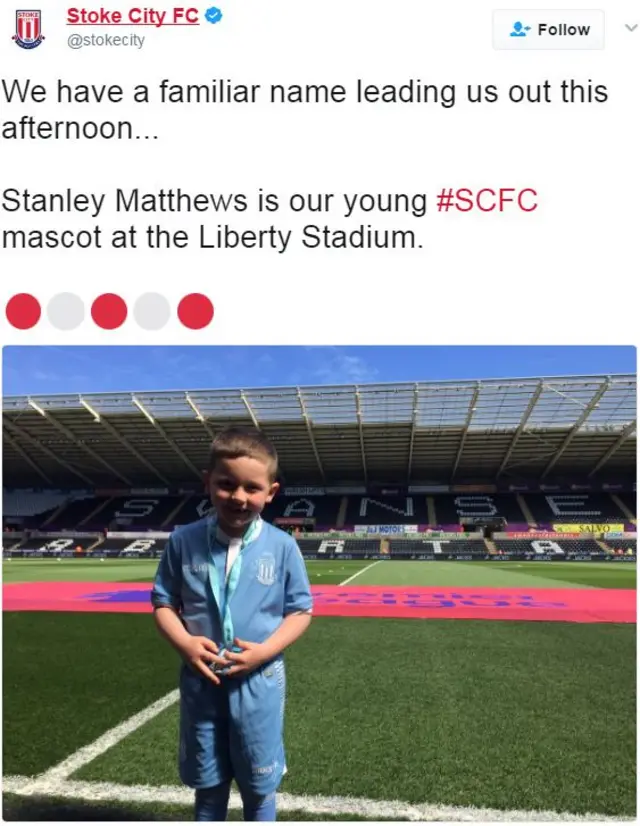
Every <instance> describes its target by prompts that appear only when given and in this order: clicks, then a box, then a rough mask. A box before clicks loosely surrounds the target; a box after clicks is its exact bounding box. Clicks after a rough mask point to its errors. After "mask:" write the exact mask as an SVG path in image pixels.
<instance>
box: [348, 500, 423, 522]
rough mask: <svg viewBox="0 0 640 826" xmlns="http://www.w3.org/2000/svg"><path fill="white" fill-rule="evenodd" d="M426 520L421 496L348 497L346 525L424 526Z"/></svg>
mask: <svg viewBox="0 0 640 826" xmlns="http://www.w3.org/2000/svg"><path fill="white" fill-rule="evenodd" d="M428 520H429V516H428V513H427V504H426V499H425V497H423V496H382V495H380V494H376V495H375V497H374V496H373V495H372V496H349V501H348V505H347V514H346V524H347V525H424V524H427V523H428Z"/></svg>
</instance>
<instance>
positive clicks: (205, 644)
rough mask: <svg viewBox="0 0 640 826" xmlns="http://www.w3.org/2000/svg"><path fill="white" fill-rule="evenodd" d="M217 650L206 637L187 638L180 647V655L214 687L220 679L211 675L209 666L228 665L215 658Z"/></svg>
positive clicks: (219, 658)
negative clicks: (216, 664) (214, 664)
mask: <svg viewBox="0 0 640 826" xmlns="http://www.w3.org/2000/svg"><path fill="white" fill-rule="evenodd" d="M218 650H219V649H218V646H217V645H216V643H215V642H213V640H210V639H208V638H207V637H189V639H188V640H187V641H186V642H185V643H184V645H182V646H181V647H180V653H181V654H182V656H183V657H184V659H185V660H186V661H187V662H188V663H189V665H190V666H191V667H192V668H193V669H194V671H197V672H198V673H199V674H201V675H202V676H203V677H206V678H207V679H208V680H210V681H211V682H212V683H215V685H220V677H218V675H217V674H214V673H213V671H212V670H211V668H210V667H209V666H210V664H211V663H218V665H222V666H226V665H229V662H228V660H227V659H225V658H223V657H218V656H217V654H218Z"/></svg>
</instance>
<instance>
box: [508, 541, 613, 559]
mask: <svg viewBox="0 0 640 826" xmlns="http://www.w3.org/2000/svg"><path fill="white" fill-rule="evenodd" d="M493 543H494V546H495V548H496V550H497V551H498V552H499V553H503V554H509V555H513V554H535V555H538V556H542V555H548V554H551V555H555V556H571V555H575V554H579V555H580V556H602V554H603V550H604V549H603V548H602V547H601V546H600V545H598V543H597V542H596V541H595V540H593V539H561V538H554V539H531V540H528V539H494V540H493Z"/></svg>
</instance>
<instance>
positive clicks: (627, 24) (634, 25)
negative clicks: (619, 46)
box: [624, 23, 638, 32]
mask: <svg viewBox="0 0 640 826" xmlns="http://www.w3.org/2000/svg"><path fill="white" fill-rule="evenodd" d="M624 25H625V26H626V27H627V28H628V29H629V31H630V32H635V30H636V29H637V28H638V24H637V23H634V24H633V26H632V25H631V24H630V23H625V24H624Z"/></svg>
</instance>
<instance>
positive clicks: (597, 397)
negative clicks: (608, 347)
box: [540, 377, 611, 479]
mask: <svg viewBox="0 0 640 826" xmlns="http://www.w3.org/2000/svg"><path fill="white" fill-rule="evenodd" d="M610 386H611V383H610V379H609V378H608V377H607V378H606V379H605V380H604V381H603V382H602V384H601V385H600V387H599V388H598V389H597V390H596V392H595V393H594V394H593V398H592V399H591V401H590V402H589V403H588V404H587V405H586V406H585V408H584V410H583V411H582V415H581V416H580V417H579V418H578V420H577V421H576V423H575V424H574V426H573V427H572V428H571V430H570V431H569V433H567V436H566V438H565V440H564V441H563V442H562V444H561V445H560V447H559V448H558V450H557V452H556V454H555V456H554V457H553V458H552V459H551V461H550V462H549V464H548V465H547V466H546V468H545V469H544V470H543V472H542V475H541V476H540V478H541V479H545V478H546V477H547V475H548V474H549V473H550V471H551V470H552V469H553V468H554V467H555V466H556V463H557V462H558V460H559V459H560V457H561V456H562V454H563V453H564V452H565V450H566V449H567V448H568V447H569V445H570V444H571V442H572V441H573V439H574V437H575V436H576V434H577V433H578V431H579V430H580V428H581V427H582V425H583V424H584V423H585V422H586V420H587V419H588V418H589V416H590V415H591V413H592V412H593V410H594V409H595V407H596V405H597V404H598V402H599V401H600V399H601V398H602V397H603V396H604V394H605V393H606V391H607V390H608V389H609V387H610ZM550 389H551V390H553V389H554V388H553V387H550ZM560 395H564V394H562V393H561V394H560Z"/></svg>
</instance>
